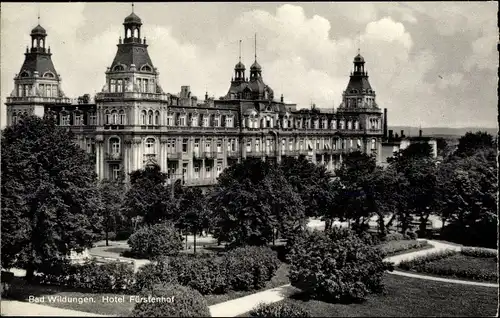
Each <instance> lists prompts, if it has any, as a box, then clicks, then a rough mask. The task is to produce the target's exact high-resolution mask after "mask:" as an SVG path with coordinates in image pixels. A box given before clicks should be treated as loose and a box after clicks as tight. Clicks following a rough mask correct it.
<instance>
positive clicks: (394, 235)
mask: <svg viewBox="0 0 500 318" xmlns="http://www.w3.org/2000/svg"><path fill="white" fill-rule="evenodd" d="M404 239H405V236H404V235H403V234H401V233H389V234H387V235H386V236H385V237H383V238H382V241H385V242H389V241H401V240H404Z"/></svg>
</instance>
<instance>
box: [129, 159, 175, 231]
mask: <svg viewBox="0 0 500 318" xmlns="http://www.w3.org/2000/svg"><path fill="white" fill-rule="evenodd" d="M167 178H168V175H167V174H166V173H164V172H161V168H160V167H159V166H158V165H156V164H155V165H147V166H146V167H145V168H144V169H140V170H136V171H133V172H132V173H131V174H130V189H129V190H128V192H127V195H126V198H125V201H124V207H125V209H126V212H127V214H128V216H129V217H131V218H135V217H140V218H142V220H143V222H144V223H146V224H154V223H158V222H161V221H165V220H173V219H175V218H176V213H177V212H176V205H175V201H174V200H172V199H171V192H170V191H168V188H167V186H166V182H167Z"/></svg>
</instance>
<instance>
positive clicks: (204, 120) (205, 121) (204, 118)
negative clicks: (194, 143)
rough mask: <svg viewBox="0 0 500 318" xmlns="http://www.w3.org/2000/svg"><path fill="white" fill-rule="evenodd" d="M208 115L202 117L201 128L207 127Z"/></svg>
mask: <svg viewBox="0 0 500 318" xmlns="http://www.w3.org/2000/svg"><path fill="white" fill-rule="evenodd" d="M208 120H209V118H208V115H205V116H203V127H208Z"/></svg>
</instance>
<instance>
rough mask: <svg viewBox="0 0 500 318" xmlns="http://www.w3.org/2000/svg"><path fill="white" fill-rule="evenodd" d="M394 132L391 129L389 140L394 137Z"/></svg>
mask: <svg viewBox="0 0 500 318" xmlns="http://www.w3.org/2000/svg"><path fill="white" fill-rule="evenodd" d="M392 133H393V130H392V129H391V130H389V140H392V139H393V138H394V136H393V135H392Z"/></svg>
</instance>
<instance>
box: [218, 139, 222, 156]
mask: <svg viewBox="0 0 500 318" xmlns="http://www.w3.org/2000/svg"><path fill="white" fill-rule="evenodd" d="M217 152H219V153H221V152H222V141H221V140H220V139H219V140H217Z"/></svg>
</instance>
